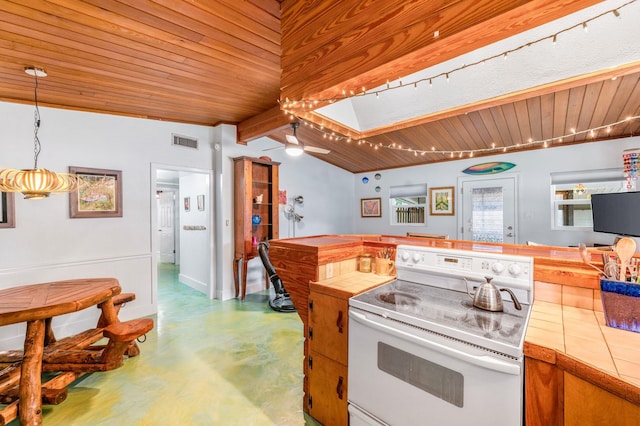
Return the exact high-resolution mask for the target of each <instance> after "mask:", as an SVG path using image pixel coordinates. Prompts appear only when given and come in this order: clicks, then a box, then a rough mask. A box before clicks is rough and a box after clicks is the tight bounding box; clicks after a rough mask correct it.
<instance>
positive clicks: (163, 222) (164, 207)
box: [157, 191, 176, 263]
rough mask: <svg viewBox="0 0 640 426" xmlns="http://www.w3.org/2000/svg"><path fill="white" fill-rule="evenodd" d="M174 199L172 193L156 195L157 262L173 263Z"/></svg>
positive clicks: (174, 259) (166, 192) (165, 192)
mask: <svg viewBox="0 0 640 426" xmlns="http://www.w3.org/2000/svg"><path fill="white" fill-rule="evenodd" d="M174 198H175V193H174V192H173V191H162V192H160V193H159V194H158V198H157V200H158V232H159V234H160V253H159V257H158V262H160V263H175V261H176V258H175V233H174V213H173V212H174V202H175V201H174Z"/></svg>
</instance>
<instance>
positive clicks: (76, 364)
mask: <svg viewBox="0 0 640 426" xmlns="http://www.w3.org/2000/svg"><path fill="white" fill-rule="evenodd" d="M151 329H153V320H152V319H150V318H139V319H134V320H130V321H124V322H118V323H115V324H111V325H108V326H106V327H104V328H92V329H89V330H86V331H83V332H82V333H79V334H76V335H75V336H70V337H66V338H64V339H60V340H58V341H56V342H55V343H52V344H50V345H48V346H46V347H45V348H44V354H43V356H42V371H43V372H55V371H75V372H82V373H89V372H94V371H108V370H113V369H115V368H118V367H120V366H121V365H122V362H123V360H124V356H125V355H128V354H127V353H126V352H127V350H128V349H129V347H130V345H131V343H134V342H135V340H136V339H137V338H138V337H140V336H143V335H144V334H146V333H148V332H149V331H151ZM103 337H104V338H107V339H109V340H108V341H107V343H106V344H102V345H94V343H96V342H98V341H99V340H101V339H102V338H103ZM135 355H137V353H136V354H135ZM135 355H128V356H135ZM22 357H23V351H20V350H14V351H3V352H0V365H2V364H5V365H6V364H15V363H19V362H20V361H21V360H22ZM0 390H1V389H0ZM0 394H1V392H0Z"/></svg>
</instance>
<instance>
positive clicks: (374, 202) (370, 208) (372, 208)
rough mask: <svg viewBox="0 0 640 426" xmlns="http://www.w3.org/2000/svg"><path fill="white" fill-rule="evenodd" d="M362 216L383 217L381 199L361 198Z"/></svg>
mask: <svg viewBox="0 0 640 426" xmlns="http://www.w3.org/2000/svg"><path fill="white" fill-rule="evenodd" d="M360 215H361V216H362V217H380V216H382V209H381V208H380V198H361V199H360Z"/></svg>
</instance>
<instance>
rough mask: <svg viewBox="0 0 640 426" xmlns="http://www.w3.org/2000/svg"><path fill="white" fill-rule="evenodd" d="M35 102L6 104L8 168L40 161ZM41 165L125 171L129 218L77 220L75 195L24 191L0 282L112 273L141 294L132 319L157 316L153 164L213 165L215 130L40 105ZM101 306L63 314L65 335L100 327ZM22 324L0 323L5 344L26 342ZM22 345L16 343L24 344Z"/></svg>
mask: <svg viewBox="0 0 640 426" xmlns="http://www.w3.org/2000/svg"><path fill="white" fill-rule="evenodd" d="M33 113H34V108H33V106H29V105H21V104H13V103H4V102H0V129H1V131H2V138H1V139H0V140H1V142H0V168H5V167H12V168H32V167H33ZM40 113H41V119H42V123H41V128H40V132H39V137H40V141H41V143H42V153H41V154H40V158H39V163H38V165H39V167H44V168H48V169H50V170H54V171H67V170H68V167H69V166H81V167H93V168H101V169H114V170H121V171H122V181H123V217H121V218H105V219H70V218H69V196H68V195H67V194H62V195H52V196H51V197H50V198H48V199H44V200H24V199H23V198H22V196H21V194H16V227H15V228H14V229H2V230H0V231H1V232H0V288H7V287H12V286H16V285H23V284H30V283H38V282H47V281H54V280H60V279H69V278H82V277H97V276H110V277H115V278H117V279H118V280H119V281H120V284H121V286H122V288H123V291H124V292H134V293H136V297H137V299H136V301H135V302H133V303H129V304H128V305H127V307H126V309H123V310H122V312H121V317H122V318H124V319H127V318H134V317H139V316H143V315H149V314H152V313H155V312H156V310H157V305H156V294H155V291H154V288H153V285H152V276H153V274H154V273H155V272H154V271H153V270H152V269H153V268H152V250H151V234H150V232H151V203H152V202H155V199H153V198H152V193H153V192H154V190H155V188H152V187H151V163H165V164H174V165H180V166H185V167H198V168H200V169H205V170H211V169H212V166H213V151H212V149H211V141H212V134H213V131H212V129H211V128H210V127H205V126H195V125H188V124H178V123H168V122H162V121H154V120H144V119H138V118H128V117H117V116H110V115H102V114H93V113H85V112H78V111H69V110H59V109H51V108H43V107H41V108H40ZM172 133H177V134H180V135H186V136H192V137H195V138H197V139H199V140H200V147H199V149H198V150H189V149H185V148H183V147H173V146H172V145H171V134H172ZM95 319H97V309H87V310H85V311H82V312H81V313H79V314H76V315H72V316H68V317H64V318H56V319H55V320H54V329H55V330H56V332H60V334H61V335H65V334H68V333H69V332H73V331H78V330H81V329H86V328H89V327H93V326H95ZM20 330H21V326H18V327H0V346H4V345H5V343H6V344H7V346H8V347H11V348H16V347H20V344H21V343H22V339H23V337H24V334H23V333H22V332H21V331H20ZM16 343H18V344H17V346H16Z"/></svg>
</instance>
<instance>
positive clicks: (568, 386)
mask: <svg viewBox="0 0 640 426" xmlns="http://www.w3.org/2000/svg"><path fill="white" fill-rule="evenodd" d="M639 423H640V407H639V406H637V405H635V404H632V403H631V402H629V401H626V400H624V399H622V398H620V397H618V396H616V395H614V394H612V393H610V392H607V391H606V390H604V389H602V388H599V387H597V386H594V385H592V384H591V383H589V382H586V381H584V380H582V379H580V378H578V377H576V376H574V375H572V374H570V373H567V372H565V373H564V424H565V425H616V426H637V425H638V424H639Z"/></svg>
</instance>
